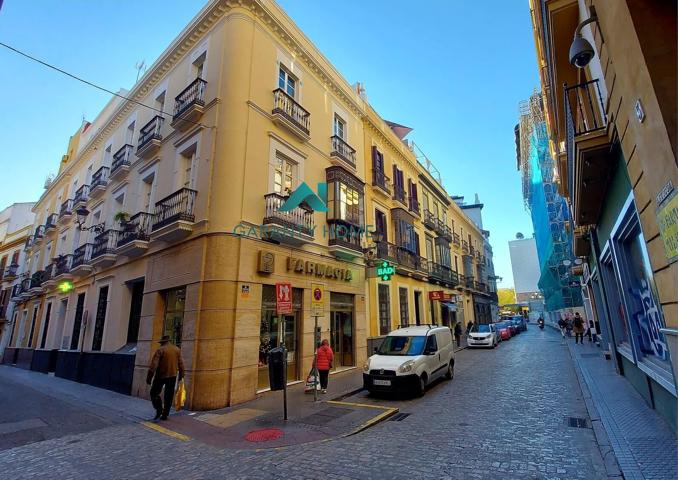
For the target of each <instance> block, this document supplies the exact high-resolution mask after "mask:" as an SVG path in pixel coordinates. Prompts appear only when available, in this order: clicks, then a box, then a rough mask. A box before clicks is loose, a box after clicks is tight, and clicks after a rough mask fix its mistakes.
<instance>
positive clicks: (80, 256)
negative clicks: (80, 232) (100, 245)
mask: <svg viewBox="0 0 678 480" xmlns="http://www.w3.org/2000/svg"><path fill="white" fill-rule="evenodd" d="M93 246H94V245H93V244H91V243H85V244H84V245H80V246H79V247H78V248H76V249H75V250H74V251H73V263H72V264H71V269H74V268H76V267H79V266H80V265H87V264H88V263H89V261H90V260H91V259H92V247H93Z"/></svg>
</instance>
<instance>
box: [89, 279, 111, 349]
mask: <svg viewBox="0 0 678 480" xmlns="http://www.w3.org/2000/svg"><path fill="white" fill-rule="evenodd" d="M107 305H108V286H105V287H101V288H100V289H99V299H98V301H97V314H96V319H95V321H94V336H93V337H92V350H93V351H99V350H101V343H102V340H103V337H104V322H105V321H106V307H107Z"/></svg>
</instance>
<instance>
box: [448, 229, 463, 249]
mask: <svg viewBox="0 0 678 480" xmlns="http://www.w3.org/2000/svg"><path fill="white" fill-rule="evenodd" d="M450 233H452V243H453V244H455V245H456V246H457V247H459V246H460V245H461V238H460V237H459V234H458V233H454V232H452V231H450Z"/></svg>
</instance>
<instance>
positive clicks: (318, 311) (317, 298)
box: [311, 283, 325, 317]
mask: <svg viewBox="0 0 678 480" xmlns="http://www.w3.org/2000/svg"><path fill="white" fill-rule="evenodd" d="M311 307H312V308H311V310H312V311H313V316H318V317H320V316H322V314H323V311H324V310H325V288H324V287H323V286H322V285H320V284H319V283H312V284H311Z"/></svg>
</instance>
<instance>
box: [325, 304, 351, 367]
mask: <svg viewBox="0 0 678 480" xmlns="http://www.w3.org/2000/svg"><path fill="white" fill-rule="evenodd" d="M330 346H331V347H332V351H333V352H334V368H335V369H337V368H340V367H353V366H355V356H354V354H353V295H350V294H347V293H334V292H330Z"/></svg>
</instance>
